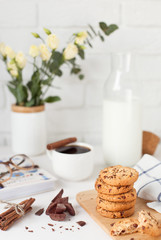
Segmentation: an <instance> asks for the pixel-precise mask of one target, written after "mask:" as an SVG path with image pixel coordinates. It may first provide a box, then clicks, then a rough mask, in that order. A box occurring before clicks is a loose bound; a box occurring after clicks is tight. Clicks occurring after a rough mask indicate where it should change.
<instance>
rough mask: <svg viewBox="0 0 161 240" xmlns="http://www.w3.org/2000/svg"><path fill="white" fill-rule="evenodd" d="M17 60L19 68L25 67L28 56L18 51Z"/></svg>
mask: <svg viewBox="0 0 161 240" xmlns="http://www.w3.org/2000/svg"><path fill="white" fill-rule="evenodd" d="M16 62H17V65H18V67H19V68H21V69H22V68H24V67H25V66H26V58H25V55H24V54H23V52H18V53H17V54H16Z"/></svg>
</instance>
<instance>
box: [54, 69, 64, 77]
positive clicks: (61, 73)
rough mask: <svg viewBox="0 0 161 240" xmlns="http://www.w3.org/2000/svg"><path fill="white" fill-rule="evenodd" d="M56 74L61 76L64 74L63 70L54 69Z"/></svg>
mask: <svg viewBox="0 0 161 240" xmlns="http://www.w3.org/2000/svg"><path fill="white" fill-rule="evenodd" d="M54 73H55V75H56V76H58V77H61V76H62V75H63V72H62V71H61V70H60V69H56V70H55V71H54Z"/></svg>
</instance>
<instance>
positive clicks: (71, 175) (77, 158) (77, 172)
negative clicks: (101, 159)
mask: <svg viewBox="0 0 161 240" xmlns="http://www.w3.org/2000/svg"><path fill="white" fill-rule="evenodd" d="M68 145H78V146H83V147H87V148H89V149H90V151H89V152H86V153H79V154H67V153H60V152H57V151H55V150H47V155H48V156H49V158H50V159H51V162H52V166H53V170H54V173H55V174H56V175H57V176H59V177H61V178H63V179H66V180H69V181H80V180H84V179H86V178H88V177H89V176H90V175H91V174H92V171H93V165H94V163H93V157H94V156H93V147H92V146H91V145H89V144H87V143H80V142H76V143H71V144H68Z"/></svg>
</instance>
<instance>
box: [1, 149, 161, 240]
mask: <svg viewBox="0 0 161 240" xmlns="http://www.w3.org/2000/svg"><path fill="white" fill-rule="evenodd" d="M0 155H1V156H6V155H7V156H8V155H12V152H11V150H10V149H9V148H0ZM155 157H157V158H158V159H160V160H161V146H159V147H158V148H157V151H156V153H155ZM33 160H34V162H35V163H36V164H38V165H39V166H40V167H42V168H44V169H46V170H48V171H49V172H50V173H53V171H52V167H51V163H50V160H49V159H48V157H47V156H46V155H41V156H38V157H33ZM104 166H105V165H104V163H103V158H102V152H101V148H99V147H96V148H95V170H94V173H93V175H92V176H91V177H90V178H89V179H87V180H85V181H80V182H68V181H63V180H60V179H58V180H57V182H56V184H55V190H54V191H51V192H47V193H43V194H39V195H34V196H33V197H35V198H36V201H35V203H34V204H33V210H32V212H30V213H28V214H27V215H26V216H24V218H23V219H21V220H20V221H18V222H17V223H15V225H14V226H12V227H11V228H10V229H9V230H8V231H6V232H3V231H1V232H0V237H1V239H5V240H11V239H13V240H17V239H23V240H26V239H30V240H32V239H33V240H44V239H45V238H46V239H47V240H53V239H55V240H68V239H69V240H82V239H85V240H86V239H92V240H98V238H99V239H101V240H111V237H110V236H108V235H107V233H105V232H104V231H103V230H102V229H101V227H100V226H99V225H98V224H97V223H95V221H94V220H93V219H92V218H91V217H90V216H89V215H88V214H87V213H86V212H85V211H84V209H83V208H81V207H80V206H79V204H78V203H77V201H76V199H75V197H76V194H77V193H79V192H81V191H85V190H89V189H94V183H95V179H96V177H97V176H98V173H99V171H100V169H102V168H104ZM62 188H63V189H64V196H69V200H70V202H71V203H72V204H73V206H74V208H75V210H76V216H74V217H70V221H69V219H67V220H66V221H65V222H55V221H52V220H51V219H50V218H49V216H47V215H45V214H43V215H41V216H35V214H34V213H35V212H36V211H37V210H39V209H40V208H45V209H46V208H47V206H48V204H49V203H50V201H51V200H52V199H53V198H54V196H55V195H56V194H57V193H58V192H59V191H60V189H62ZM25 199H26V198H25ZM19 201H21V199H18V200H15V201H14V202H16V203H18V202H19ZM1 210H2V206H1ZM77 221H85V222H86V223H87V224H86V225H85V226H84V227H80V226H79V225H78V224H77V223H76V222H77ZM48 223H51V224H54V227H53V228H54V229H55V231H52V227H50V226H48ZM25 226H27V227H29V229H30V230H33V231H34V232H33V233H31V232H28V231H27V230H26V229H25ZM60 226H63V227H62V228H60ZM72 226H74V227H72ZM42 227H45V229H43V228H42ZM65 228H68V229H70V228H72V229H73V231H71V230H65ZM78 228H79V229H78Z"/></svg>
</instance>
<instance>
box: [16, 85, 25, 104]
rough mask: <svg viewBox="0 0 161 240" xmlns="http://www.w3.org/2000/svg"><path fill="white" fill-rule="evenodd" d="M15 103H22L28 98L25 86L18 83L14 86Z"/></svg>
mask: <svg viewBox="0 0 161 240" xmlns="http://www.w3.org/2000/svg"><path fill="white" fill-rule="evenodd" d="M16 95H17V103H18V104H19V105H24V103H25V102H26V101H27V98H28V92H27V87H26V86H24V85H22V84H19V85H18V86H17V88H16Z"/></svg>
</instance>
